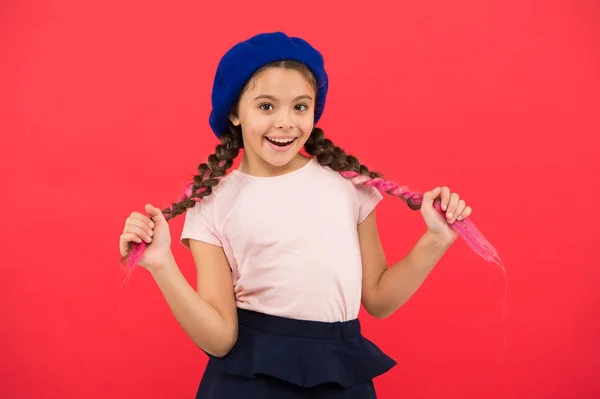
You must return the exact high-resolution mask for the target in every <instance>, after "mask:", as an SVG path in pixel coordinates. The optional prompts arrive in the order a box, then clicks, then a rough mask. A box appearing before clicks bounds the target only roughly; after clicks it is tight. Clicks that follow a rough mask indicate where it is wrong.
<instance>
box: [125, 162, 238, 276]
mask: <svg viewBox="0 0 600 399" xmlns="http://www.w3.org/2000/svg"><path fill="white" fill-rule="evenodd" d="M226 162H227V161H221V162H220V163H219V166H220V167H223V165H225V163H226ZM211 172H212V171H211V170H210V169H209V170H207V171H206V173H205V174H204V176H202V180H203V181H204V180H206V179H208V178H209V177H210V174H211ZM221 178H222V176H221V177H217V178H216V179H219V180H220V179H221ZM193 186H194V181H190V182H188V183H186V185H185V186H184V189H183V193H182V194H181V195H180V196H179V198H177V202H182V201H184V200H187V199H189V200H193V201H196V202H199V201H200V200H201V199H202V198H198V197H193V198H190V197H191V195H192V187H193ZM206 190H208V187H200V188H199V189H198V190H196V194H200V193H203V192H204V191H206ZM165 219H166V221H167V222H168V221H169V220H171V216H170V215H165ZM147 247H148V244H147V243H146V242H145V241H142V242H140V243H137V242H131V243H130V248H131V249H130V251H129V253H128V254H127V256H126V257H124V258H123V259H122V260H121V263H122V264H123V263H124V264H125V268H126V269H127V271H128V272H129V273H131V272H132V271H133V269H134V268H135V266H136V265H137V264H138V263H139V261H140V260H141V259H142V257H143V256H144V252H145V251H146V248H147Z"/></svg>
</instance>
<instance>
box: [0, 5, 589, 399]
mask: <svg viewBox="0 0 600 399" xmlns="http://www.w3.org/2000/svg"><path fill="white" fill-rule="evenodd" d="M93 3H94V4H91V2H83V1H66V0H64V1H39V2H33V1H23V0H22V1H12V2H10V1H8V2H7V1H5V2H3V4H2V7H1V8H2V12H1V13H0V32H1V36H0V51H1V53H0V59H1V60H2V61H1V62H0V68H1V73H0V92H1V93H2V95H1V96H0V101H1V103H0V121H1V125H0V132H1V134H2V144H1V145H0V148H1V149H0V151H1V154H0V166H1V179H2V196H1V197H0V207H1V209H2V210H3V215H4V217H3V218H2V222H1V223H0V245H1V247H2V251H1V252H2V258H1V261H0V264H1V273H2V275H1V276H0V301H1V304H2V306H1V308H0V325H1V328H0V334H1V335H0V338H1V339H0V353H1V355H0V376H2V377H1V378H2V383H0V397H3V398H11V399H16V398H57V397H60V398H83V397H85V398H105V397H108V395H110V397H113V398H142V397H143V398H148V399H150V398H157V399H158V398H191V397H193V396H194V393H195V390H196V386H197V383H198V381H199V379H200V376H201V373H202V370H203V367H204V365H205V362H206V358H205V356H204V355H203V354H202V353H201V352H200V350H198V349H197V348H195V347H194V345H193V344H192V343H191V341H190V340H189V339H188V338H187V337H186V335H185V334H184V333H183V332H182V330H181V329H180V328H179V326H178V325H177V323H176V322H175V320H174V318H173V317H172V315H171V314H170V311H169V309H168V307H167V305H166V303H165V301H164V300H163V298H162V296H161V294H160V292H159V290H158V288H157V287H156V285H155V284H154V282H153V281H152V279H151V278H150V276H149V274H148V273H145V271H144V270H139V271H138V272H137V273H135V274H134V277H133V279H132V280H131V281H130V282H129V284H127V285H124V286H123V285H122V282H123V277H124V275H123V274H122V273H121V272H120V270H119V266H118V259H119V254H118V245H117V244H118V239H119V234H120V233H121V230H122V228H123V223H124V220H125V218H126V217H127V215H128V214H129V213H130V212H131V211H133V210H142V209H143V205H144V204H145V203H146V202H150V203H153V204H154V205H157V206H165V205H168V204H169V203H170V201H173V200H174V199H175V198H176V197H177V196H178V195H179V192H180V190H181V188H182V187H183V185H184V183H185V182H186V181H187V180H188V179H189V178H190V177H191V176H192V174H193V173H194V171H195V168H196V166H197V164H198V163H199V162H201V161H203V160H204V159H205V158H206V156H207V155H208V154H209V153H210V152H211V151H212V149H213V148H214V145H215V143H216V140H215V138H214V137H213V136H212V133H211V132H210V131H209V127H208V123H207V116H208V112H209V106H210V103H209V99H210V89H211V83H212V78H213V73H214V70H215V67H216V64H217V62H218V60H219V58H220V56H221V55H222V53H223V52H224V51H225V50H226V49H227V48H228V47H229V46H230V45H232V44H233V43H235V42H236V41H238V40H242V39H244V38H246V37H248V36H250V35H253V34H255V33H257V32H259V31H268V30H281V29H283V30H285V31H286V32H288V33H290V34H293V35H301V36H304V37H305V38H307V39H308V40H310V41H311V42H313V43H314V44H315V45H316V46H318V47H319V48H320V49H321V50H322V51H323V53H324V54H325V57H326V62H327V67H328V70H329V73H330V76H331V91H330V96H329V99H328V105H327V109H326V112H325V116H324V119H323V123H322V124H321V126H322V127H323V128H324V129H325V130H326V132H328V134H329V135H330V136H331V137H332V138H333V139H334V141H336V142H337V143H339V144H340V145H341V146H343V147H344V148H346V149H347V151H348V152H351V153H354V154H356V155H357V156H359V159H361V161H363V162H364V163H365V164H367V165H369V166H370V167H371V168H372V169H375V170H378V171H382V172H384V173H386V174H387V175H388V176H389V177H390V178H392V179H393V180H395V181H397V182H399V183H404V184H408V185H409V186H411V187H413V188H415V189H417V190H427V189H430V188H433V187H435V186H436V185H438V184H447V185H450V187H452V188H453V189H454V190H456V191H458V192H459V193H460V194H461V195H462V196H463V197H465V198H466V199H467V200H468V202H469V203H470V204H471V205H472V206H473V209H474V211H473V215H472V220H473V221H474V222H475V223H476V224H477V225H478V226H479V227H480V229H481V230H482V231H483V232H484V233H485V235H486V236H487V237H488V238H489V239H490V240H491V241H492V242H493V243H494V244H495V245H496V247H497V248H498V250H499V251H500V253H501V255H502V257H503V260H504V262H505V264H506V268H507V270H508V280H507V282H505V280H504V278H503V275H502V274H501V273H500V272H499V270H498V268H496V267H495V266H493V265H489V264H486V263H484V262H483V261H481V260H480V259H479V258H477V257H476V256H475V255H474V254H473V253H472V252H470V251H469V250H468V248H467V247H466V245H465V244H464V243H463V242H460V241H459V242H457V244H456V245H455V246H454V247H453V248H452V249H451V250H450V251H449V252H448V254H447V255H446V256H445V257H444V258H443V259H442V261H441V262H440V263H439V265H438V267H437V268H436V269H435V270H434V272H433V273H432V274H431V276H430V278H429V279H428V280H427V281H426V283H425V284H424V285H423V287H422V289H421V290H420V291H419V292H418V293H417V294H416V295H415V296H414V297H413V298H412V300H411V301H409V303H407V304H406V305H405V306H404V307H402V308H401V309H400V310H399V311H398V312H396V313H395V314H394V315H393V316H392V317H390V318H388V319H386V320H383V321H378V320H373V319H372V318H370V317H369V316H368V315H366V314H365V313H364V312H363V313H362V314H361V318H362V321H363V323H364V332H365V335H366V336H367V337H368V338H370V339H372V340H373V341H375V342H376V343H378V344H379V345H380V346H381V347H382V348H383V349H384V350H385V351H387V352H388V353H389V354H390V355H391V356H393V357H394V358H396V359H397V360H398V366H397V367H396V368H394V369H393V370H392V371H391V372H390V373H388V374H387V375H385V376H383V377H381V378H378V379H377V382H376V383H377V388H378V390H379V392H380V396H381V398H390V399H392V398H394V399H395V398H436V399H437V398H446V399H452V398H461V399H464V398H528V399H534V398H544V399H557V398H579V399H582V398H597V397H599V396H600V383H599V382H598V381H597V380H594V378H595V377H597V373H598V371H597V370H598V368H599V366H600V364H599V363H600V361H599V355H600V345H599V344H598V336H599V332H600V331H599V329H600V322H599V321H598V320H599V318H598V316H599V312H598V304H599V301H598V298H599V295H598V288H597V286H598V279H599V278H600V271H599V268H598V266H599V263H600V262H599V260H600V259H599V257H598V254H597V251H595V252H592V245H597V237H598V224H599V222H600V221H599V220H598V216H597V215H598V211H597V210H596V204H597V202H598V198H599V196H600V189H599V185H598V175H599V172H600V154H599V152H600V143H599V141H600V140H599V138H598V133H599V132H600V129H599V128H600V117H599V111H600V97H599V95H598V93H599V92H600V77H599V74H598V70H600V52H599V50H598V49H599V48H600V36H599V34H598V32H599V31H598V26H600V18H599V16H600V7H599V6H598V4H597V3H595V2H594V1H593V0H589V1H587V2H583V1H569V2H559V1H556V0H545V1H541V0H540V1H533V0H509V1H496V2H483V1H479V0H461V1H454V2H448V1H442V0H434V1H433V2H422V3H419V2H395V1H385V2H383V1H380V2H361V3H354V2H346V3H345V4H342V3H338V4H334V2H324V1H304V2H289V3H287V2H241V1H239V2H237V3H239V4H237V3H234V2H232V1H218V2H217V1H214V2H204V1H178V2H170V3H168V2H159V1H150V2H148V1H127V2H123V1H104V2H93ZM283 4H285V5H283ZM379 215H380V216H379V220H380V226H381V235H382V239H383V241H384V245H385V248H386V250H387V254H388V258H389V261H390V262H395V261H397V260H398V259H400V257H402V256H403V255H404V254H405V253H406V252H407V251H408V250H409V249H410V247H411V245H412V244H414V243H415V241H416V240H417V238H418V236H419V235H420V234H421V232H422V231H423V222H422V220H421V219H420V216H419V215H418V214H417V213H414V212H412V211H410V210H409V209H408V208H407V207H405V206H403V205H402V204H401V203H400V202H399V201H397V200H394V199H393V198H388V199H387V201H384V203H383V204H382V205H381V208H380V211H379ZM182 221H183V218H182V217H180V218H178V219H176V220H174V221H173V222H172V234H173V239H174V245H173V250H174V252H175V255H176V257H177V259H178V262H179V265H180V267H181V268H182V269H183V271H184V273H185V274H186V276H187V277H188V278H189V279H190V281H193V279H194V266H193V261H192V258H191V256H190V254H189V253H188V252H187V251H186V250H184V248H183V247H182V246H181V245H180V244H179V243H178V239H179V234H180V232H181V227H182ZM505 283H507V285H505ZM505 288H507V289H508V297H507V302H506V305H507V313H506V316H505V317H504V318H503V317H502V314H501V311H502V305H503V298H504V297H503V295H504V292H505V291H504V290H505Z"/></svg>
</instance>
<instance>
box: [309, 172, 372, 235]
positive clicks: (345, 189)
mask: <svg viewBox="0 0 600 399" xmlns="http://www.w3.org/2000/svg"><path fill="white" fill-rule="evenodd" d="M315 170H316V172H315V173H317V174H319V175H321V176H322V179H321V183H322V184H323V186H324V187H325V186H326V187H327V188H328V190H324V192H327V191H329V192H332V191H333V192H337V193H338V194H344V195H346V196H348V198H350V199H351V200H352V201H353V204H354V208H355V210H356V217H357V222H358V223H361V222H362V221H363V220H365V219H366V217H367V216H369V214H371V212H372V211H373V209H374V208H375V207H376V206H377V204H378V203H379V202H380V201H381V200H382V199H383V195H382V194H381V193H380V192H379V190H378V189H377V188H375V187H369V186H365V185H363V184H354V183H353V182H352V180H350V179H347V178H345V177H344V176H342V175H341V174H340V173H339V172H336V171H335V170H333V169H331V168H329V167H327V166H322V165H320V164H318V163H317V164H316V167H315ZM330 190H331V191H330Z"/></svg>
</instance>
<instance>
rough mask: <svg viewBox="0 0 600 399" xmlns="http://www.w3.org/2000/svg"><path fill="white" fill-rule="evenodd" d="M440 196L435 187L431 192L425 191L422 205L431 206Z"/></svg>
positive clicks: (437, 188) (438, 188)
mask: <svg viewBox="0 0 600 399" xmlns="http://www.w3.org/2000/svg"><path fill="white" fill-rule="evenodd" d="M439 195H440V187H436V188H434V189H433V190H431V191H427V192H426V193H425V194H423V203H426V204H428V205H431V204H433V201H434V200H435V199H436V198H437V197H438V196H439Z"/></svg>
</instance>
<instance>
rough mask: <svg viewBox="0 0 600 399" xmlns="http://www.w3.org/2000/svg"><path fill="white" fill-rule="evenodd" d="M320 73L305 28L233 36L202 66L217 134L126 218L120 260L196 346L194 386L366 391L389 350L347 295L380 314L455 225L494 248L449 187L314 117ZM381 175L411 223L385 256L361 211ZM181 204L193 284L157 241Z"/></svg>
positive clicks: (367, 394)
mask: <svg viewBox="0 0 600 399" xmlns="http://www.w3.org/2000/svg"><path fill="white" fill-rule="evenodd" d="M327 88H328V76H327V74H326V71H325V69H324V62H323V58H322V56H321V54H320V53H319V52H318V51H317V50H316V49H314V48H313V47H312V46H311V45H310V44H308V43H307V42H306V41H304V40H302V39H300V38H290V37H288V36H286V35H285V34H283V33H279V32H277V33H266V34H260V35H257V36H255V37H252V38H250V39H249V40H247V41H244V42H241V43H238V44H237V45H235V46H234V47H233V48H231V49H230V50H229V51H228V52H227V53H226V54H225V55H224V56H223V58H222V60H221V61H220V63H219V66H218V69H217V73H216V76H215V80H214V87H213V92H212V106H213V109H212V112H211V114H210V119H209V122H210V126H211V128H212V130H213V131H214V133H215V134H216V136H217V137H219V138H220V139H221V144H219V145H218V146H217V147H216V151H215V153H214V154H212V155H211V156H209V158H208V162H207V163H202V164H200V166H199V168H198V174H197V175H196V176H195V177H194V180H193V182H192V183H191V184H190V185H189V186H188V187H187V188H186V192H185V195H184V196H183V197H182V198H181V199H180V201H178V202H177V203H174V204H173V205H172V206H171V207H169V208H167V209H163V210H162V211H161V210H160V209H158V208H155V207H154V206H151V205H146V207H145V211H146V213H147V216H146V215H144V214H142V213H139V212H134V213H132V214H131V216H130V217H129V218H127V220H126V222H125V229H124V231H123V234H122V236H121V239H120V251H121V255H122V256H123V257H124V258H123V260H127V261H128V262H129V265H130V266H134V265H136V264H139V265H140V266H142V267H144V268H146V269H147V270H148V271H149V272H150V273H151V274H152V276H153V277H154V279H155V281H156V283H157V284H158V286H159V288H160V289H161V291H162V293H163V294H164V297H165V299H166V301H167V302H168V304H169V306H170V309H171V310H172V312H173V314H174V316H175V318H176V319H177V321H178V322H179V323H180V325H181V326H182V327H183V329H184V330H185V331H186V333H187V334H188V335H189V336H190V337H191V339H192V340H193V341H194V342H195V343H196V344H197V345H198V346H199V347H200V348H201V349H202V350H203V351H204V352H205V353H206V354H207V355H208V356H209V362H208V364H207V367H206V370H205V373H204V376H203V377H202V380H201V382H200V386H199V389H198V392H197V395H196V398H198V399H203V398H213V399H214V398H261V399H268V398H289V399H293V398H344V399H348V398H361V399H367V398H375V397H376V393H375V389H374V385H373V378H375V377H376V376H378V375H381V374H382V373H384V372H386V371H388V370H389V369H391V368H392V367H393V366H394V365H395V361H394V360H392V359H391V358H390V357H388V356H387V355H385V354H384V353H383V352H382V351H381V350H379V348H378V347H377V346H375V345H374V344H373V343H371V342H370V341H369V340H367V339H366V338H365V337H363V336H362V335H361V332H360V323H359V320H358V312H359V308H360V305H361V303H362V305H363V306H364V308H365V309H366V311H367V312H368V313H369V314H371V315H373V316H374V317H377V318H383V317H387V316H389V315H391V314H392V313H393V312H394V311H395V310H396V309H397V308H398V307H399V306H401V305H402V304H403V303H404V302H405V301H406V300H407V299H409V298H410V296H411V295H413V293H414V292H415V291H416V290H417V289H418V288H419V286H420V285H421V283H422V282H423V281H424V280H425V278H426V277H427V275H428V274H429V272H430V271H431V270H432V268H433V267H434V265H435V264H436V263H437V262H438V260H439V259H440V257H441V256H442V255H443V254H444V252H445V251H446V250H447V249H448V248H449V247H450V245H451V244H452V243H453V242H454V241H455V240H456V238H457V237H458V235H459V233H461V232H462V233H463V236H464V237H465V238H467V239H468V240H470V244H471V245H473V248H474V249H476V250H478V251H479V252H480V253H481V254H482V255H484V256H487V255H489V254H491V256H492V258H490V259H492V260H493V257H494V256H495V253H494V252H493V248H491V247H490V246H489V245H488V244H487V243H486V242H485V240H484V239H483V238H482V237H481V236H475V238H474V239H471V238H470V237H471V236H470V235H469V234H473V233H476V230H475V229H474V228H473V226H471V225H468V224H467V223H468V221H467V220H466V219H465V218H467V217H468V216H469V215H470V214H471V208H470V207H469V206H467V204H466V203H465V201H464V200H462V199H461V198H460V197H459V195H458V194H457V193H453V192H450V190H449V189H448V188H447V187H441V188H440V187H438V188H436V189H434V190H431V191H429V192H427V193H425V194H424V195H423V196H420V195H418V194H416V193H411V192H410V191H408V190H407V189H406V188H403V187H398V186H397V185H396V184H394V183H391V182H389V181H385V180H383V179H382V178H381V176H380V175H379V174H377V173H375V172H370V171H369V169H367V167H366V166H364V165H361V164H360V163H359V161H358V160H357V159H356V158H355V157H353V156H350V155H346V154H345V153H344V151H343V150H342V149H341V148H339V147H337V146H335V145H333V144H332V142H331V141H329V140H328V139H326V138H325V136H324V134H323V131H322V130H321V129H319V128H317V127H315V124H316V122H317V121H318V120H319V118H320V117H321V115H322V113H323V109H324V106H325V99H326V95H327ZM242 148H243V150H244V151H243V156H242V160H241V163H240V165H239V167H238V169H235V170H232V171H231V172H230V173H229V174H227V171H228V169H229V168H230V167H231V166H232V164H233V160H234V159H235V158H236V157H237V156H238V153H239V151H240V149H242ZM302 149H304V150H305V153H306V154H304V153H302V152H301V150H302ZM380 191H383V192H387V193H390V194H392V195H396V196H400V197H401V198H403V199H405V200H406V202H407V203H408V205H409V206H410V207H411V208H412V209H420V212H421V215H422V217H423V219H424V222H425V225H426V231H425V233H424V234H423V236H422V237H421V239H420V240H419V241H418V242H417V244H416V245H415V247H414V248H413V249H412V251H411V252H410V253H409V254H408V255H407V256H406V257H405V258H404V259H402V260H400V262H398V263H397V264H396V265H394V266H392V267H390V268H388V267H387V263H386V258H385V254H384V252H383V250H382V246H381V243H380V240H379V235H378V231H377V225H376V220H375V207H376V205H377V204H378V203H379V201H380V200H381V199H382V194H381V193H380ZM186 211H187V212H186ZM443 212H445V217H443V216H442V214H443ZM183 213H186V216H185V223H184V227H183V232H182V235H181V243H182V244H183V245H184V246H185V247H186V248H188V249H190V251H191V253H192V257H193V259H194V261H195V263H196V266H197V291H196V290H194V289H193V288H192V287H191V286H190V285H189V284H188V282H187V281H186V280H185V278H184V277H183V275H182V273H181V272H180V270H179V268H178V267H177V263H176V261H175V259H174V258H173V254H172V252H171V248H170V247H171V237H170V233H169V227H168V223H167V222H168V220H170V219H172V218H174V217H176V216H178V215H181V214H183ZM453 225H454V226H456V227H453ZM461 229H462V230H461ZM477 240H479V241H477ZM482 243H483V245H487V247H484V248H483V250H481V249H480V247H477V245H480V244H482ZM486 251H487V253H486ZM486 254H487V255H486Z"/></svg>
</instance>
